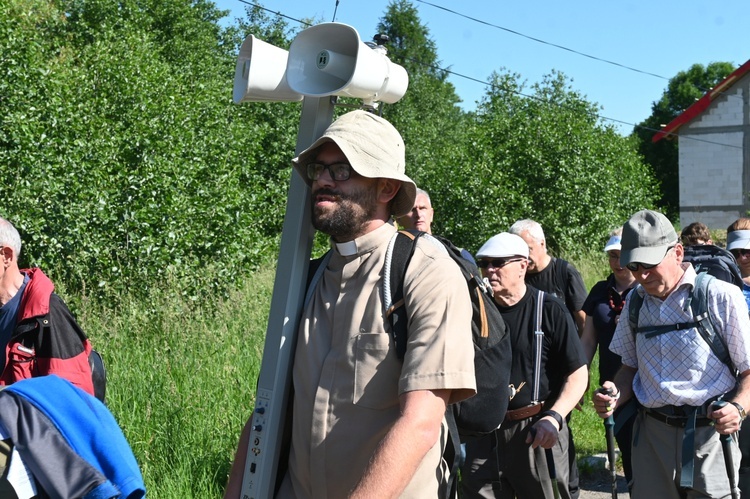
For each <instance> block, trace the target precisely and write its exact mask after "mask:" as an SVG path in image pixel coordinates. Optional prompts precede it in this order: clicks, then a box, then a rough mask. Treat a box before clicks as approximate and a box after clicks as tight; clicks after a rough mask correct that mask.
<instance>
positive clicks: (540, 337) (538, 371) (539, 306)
mask: <svg viewBox="0 0 750 499" xmlns="http://www.w3.org/2000/svg"><path fill="white" fill-rule="evenodd" d="M543 310H544V291H542V290H541V289H540V290H538V292H537V298H536V305H535V307H534V387H533V392H532V395H531V403H532V404H536V403H538V402H539V378H540V377H541V375H542V346H543V342H544V331H543V330H542V312H543Z"/></svg>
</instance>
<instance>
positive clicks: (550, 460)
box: [529, 426, 560, 499]
mask: <svg viewBox="0 0 750 499" xmlns="http://www.w3.org/2000/svg"><path fill="white" fill-rule="evenodd" d="M529 434H531V439H532V440H533V439H534V438H535V437H536V428H534V427H533V426H532V427H531V428H529ZM544 456H545V457H546V458H547V470H548V471H549V479H550V481H551V482H552V495H553V496H554V497H555V499H560V488H559V487H558V485H557V469H556V468H555V456H553V455H552V449H544Z"/></svg>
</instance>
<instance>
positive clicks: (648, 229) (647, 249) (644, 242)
mask: <svg viewBox="0 0 750 499" xmlns="http://www.w3.org/2000/svg"><path fill="white" fill-rule="evenodd" d="M678 241H679V238H678V237H677V232H675V230H674V227H673V226H672V222H670V221H669V219H667V217H665V216H664V215H662V214H661V213H659V212H658V211H652V210H641V211H639V212H638V213H636V214H635V215H633V216H632V217H630V220H628V221H627V222H626V223H625V225H623V227H622V240H621V242H620V244H621V245H622V249H621V250H620V265H622V266H623V267H624V266H625V265H627V264H629V263H630V262H639V263H645V264H647V265H658V264H659V263H660V262H661V261H662V260H663V259H664V255H666V254H667V249H669V248H670V247H672V246H674V245H675V244H677V242H678Z"/></svg>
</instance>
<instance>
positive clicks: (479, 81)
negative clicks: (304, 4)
mask: <svg viewBox="0 0 750 499" xmlns="http://www.w3.org/2000/svg"><path fill="white" fill-rule="evenodd" d="M238 1H239V2H241V3H244V4H247V5H251V6H254V7H257V8H259V9H262V10H265V11H267V12H270V13H272V14H275V15H277V16H280V17H283V18H285V19H289V20H291V21H294V22H297V23H300V24H303V25H305V26H312V25H311V24H310V23H309V22H306V21H302V20H300V19H297V18H294V17H291V16H287V15H285V14H282V13H281V12H278V11H274V10H271V9H267V8H265V7H263V6H262V5H260V4H257V3H254V2H250V1H247V0H238ZM417 1H418V2H422V3H428V2H424V1H423V0H417ZM337 3H338V2H337ZM430 5H432V4H430ZM439 8H442V7H439ZM445 10H448V9H445ZM479 22H482V23H484V24H488V23H485V22H484V21H479ZM501 29H504V28H501ZM522 36H525V35H522ZM545 43H546V42H545ZM566 50H568V49H566ZM409 60H410V61H411V62H414V63H416V64H419V65H421V66H424V67H428V68H431V69H433V70H436V71H443V72H445V73H447V74H450V75H453V76H455V77H457V78H463V79H465V80H469V81H473V82H476V83H480V84H482V85H484V86H486V87H491V88H495V87H496V85H494V84H493V83H492V82H489V81H486V80H480V79H478V78H474V77H471V76H467V75H465V74H461V73H457V72H456V71H451V70H450V69H446V68H441V67H439V66H434V65H432V64H427V63H424V62H422V61H419V60H416V59H409ZM623 67H626V66H623ZM639 72H643V71H639ZM646 74H650V73H646ZM654 76H658V75H654ZM660 78H662V77H660ZM506 91H507V92H510V93H513V94H516V95H519V96H521V97H526V98H529V99H535V100H538V101H540V102H547V103H548V104H553V105H555V106H558V107H562V108H565V105H564V104H559V103H557V102H549V101H545V100H544V99H541V98H540V97H537V96H534V95H527V94H524V93H523V92H519V91H516V90H506ZM594 117H596V118H599V119H601V120H605V121H611V122H614V123H620V124H622V125H628V126H632V127H634V128H639V129H641V130H647V131H650V132H655V133H657V132H661V131H662V130H656V129H654V128H651V127H647V126H643V125H638V124H635V123H630V122H627V121H623V120H619V119H616V118H608V117H606V116H602V115H601V114H598V113H594ZM665 135H666V136H667V137H670V138H671V137H680V136H679V135H678V134H676V133H673V132H667V133H666V134H665ZM680 138H681V139H687V140H693V141H696V142H703V143H706V144H712V145H716V146H723V147H732V148H735V149H742V147H741V146H735V145H732V144H722V143H721V142H714V141H711V140H706V139H700V138H697V137H694V136H688V135H685V136H682V137H680Z"/></svg>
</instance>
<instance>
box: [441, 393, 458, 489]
mask: <svg viewBox="0 0 750 499" xmlns="http://www.w3.org/2000/svg"><path fill="white" fill-rule="evenodd" d="M453 410H454V406H453V405H449V406H448V407H447V408H446V410H445V421H446V423H447V426H448V441H447V442H446V443H445V450H444V451H443V459H445V462H446V463H448V465H449V466H450V474H449V475H448V485H447V487H446V496H445V497H446V499H452V498H454V497H458V495H457V494H458V469H459V468H460V467H461V436H460V435H459V433H458V424H457V423H456V416H455V415H454V414H453Z"/></svg>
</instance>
